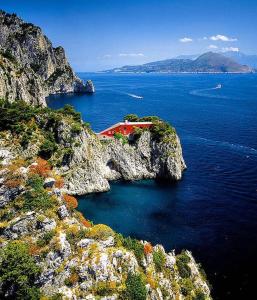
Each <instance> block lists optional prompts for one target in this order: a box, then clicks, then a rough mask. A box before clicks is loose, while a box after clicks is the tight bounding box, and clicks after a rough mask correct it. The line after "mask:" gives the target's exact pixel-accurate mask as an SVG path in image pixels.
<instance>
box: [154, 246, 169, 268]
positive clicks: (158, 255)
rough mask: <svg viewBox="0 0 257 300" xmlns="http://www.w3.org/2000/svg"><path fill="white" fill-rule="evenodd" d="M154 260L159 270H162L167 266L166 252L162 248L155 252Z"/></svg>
mask: <svg viewBox="0 0 257 300" xmlns="http://www.w3.org/2000/svg"><path fill="white" fill-rule="evenodd" d="M153 262H154V265H155V269H156V271H157V272H162V270H163V269H164V267H165V263H166V258H165V254H164V253H163V252H162V251H161V250H157V251H154V252H153Z"/></svg>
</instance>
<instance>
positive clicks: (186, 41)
mask: <svg viewBox="0 0 257 300" xmlns="http://www.w3.org/2000/svg"><path fill="white" fill-rule="evenodd" d="M179 41H180V42H181V43H191V42H193V39H191V38H188V37H184V38H181V39H179Z"/></svg>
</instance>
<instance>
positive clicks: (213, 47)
mask: <svg viewBox="0 0 257 300" xmlns="http://www.w3.org/2000/svg"><path fill="white" fill-rule="evenodd" d="M208 48H209V49H218V48H219V47H218V46H216V45H209V46H208Z"/></svg>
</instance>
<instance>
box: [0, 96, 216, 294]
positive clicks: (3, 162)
mask: <svg viewBox="0 0 257 300" xmlns="http://www.w3.org/2000/svg"><path fill="white" fill-rule="evenodd" d="M0 116H1V118H0V157H1V159H0V208H1V210H0V248H1V250H0V281H1V285H0V298H1V299H5V298H6V299H35V300H38V299H44V300H54V299H55V300H56V299H70V300H71V299H72V300H74V299H81V300H82V299H92V300H98V299H101V300H107V299H110V300H118V299H124V300H146V299H147V300H154V299H174V300H175V299H181V300H185V299H187V300H199V299H204V300H208V299H211V297H210V289H209V287H208V285H207V281H206V278H205V275H204V272H203V271H202V270H201V268H200V266H199V265H198V264H197V263H196V262H195V260H194V258H193V256H192V254H191V253H190V252H189V251H182V252H181V253H180V254H175V251H171V252H169V253H167V252H165V250H164V248H163V247H162V246H161V245H155V246H153V245H151V244H150V243H149V242H147V241H139V240H136V239H132V238H129V237H123V236H122V235H121V234H118V233H116V232H114V231H113V230H112V229H111V228H109V227H108V226H106V225H103V224H96V225H94V224H93V223H92V222H90V220H87V219H86V216H83V215H82V214H80V213H79V212H78V211H77V210H76V208H77V205H78V203H77V200H76V198H74V197H73V196H71V195H70V192H74V193H78V192H80V191H81V188H84V190H83V192H84V193H85V192H86V190H87V192H92V191H96V190H97V189H98V191H100V190H101V188H104V189H105V190H106V189H108V181H107V178H108V179H109V180H110V179H117V178H124V179H127V180H130V179H132V178H134V179H140V178H147V176H148V177H155V176H159V177H162V176H167V175H168V176H170V179H173V180H174V179H176V180H178V179H179V176H181V172H182V171H183V168H184V167H185V166H184V162H183V158H182V157H181V148H180V144H179V140H178V138H177V135H176V133H175V131H174V129H173V128H172V127H171V126H170V125H168V124H166V123H164V122H163V121H161V120H160V119H157V118H154V119H155V122H156V123H155V125H154V128H153V129H152V130H151V131H146V132H138V133H137V139H136V141H134V142H133V143H132V144H128V141H126V140H124V139H122V140H119V139H117V140H113V141H107V142H106V141H104V142H100V141H99V140H98V138H97V137H96V136H95V134H94V133H93V132H92V131H91V130H90V128H89V126H88V124H83V123H82V121H81V119H80V115H79V113H77V112H75V111H74V110H73V109H72V108H71V107H70V106H66V107H65V108H64V109H61V110H59V111H53V110H51V109H49V108H40V107H32V106H29V105H27V104H26V103H24V102H14V103H12V104H10V103H8V102H5V101H2V102H1V108H0ZM148 118H149V117H148ZM151 118H152V117H151ZM153 161H154V162H153ZM152 163H153V165H152ZM158 168H159V169H158ZM158 170H159V171H158ZM179 171H180V172H179ZM163 172H164V173H163ZM176 176H177V177H176ZM75 178H76V180H75ZM99 188H100V189H99ZM104 189H102V190H104Z"/></svg>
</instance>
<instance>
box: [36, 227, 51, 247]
mask: <svg viewBox="0 0 257 300" xmlns="http://www.w3.org/2000/svg"><path fill="white" fill-rule="evenodd" d="M54 235H55V230H51V231H48V232H46V233H45V234H44V235H43V237H42V238H41V239H39V240H38V241H37V245H38V246H39V247H44V246H46V245H48V244H49V243H50V241H51V239H52V238H53V237H54Z"/></svg>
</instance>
